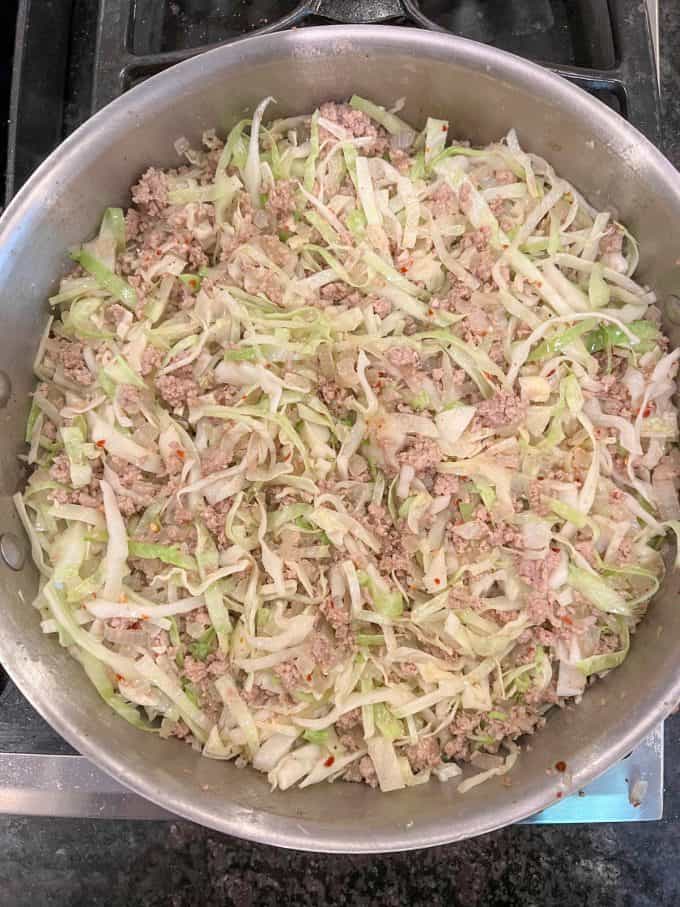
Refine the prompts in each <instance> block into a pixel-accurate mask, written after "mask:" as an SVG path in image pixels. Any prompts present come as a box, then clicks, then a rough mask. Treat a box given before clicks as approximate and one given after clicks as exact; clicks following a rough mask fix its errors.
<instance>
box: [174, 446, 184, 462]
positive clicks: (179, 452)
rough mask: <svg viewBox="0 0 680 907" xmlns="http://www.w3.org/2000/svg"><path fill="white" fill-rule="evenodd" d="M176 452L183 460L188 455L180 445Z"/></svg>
mask: <svg viewBox="0 0 680 907" xmlns="http://www.w3.org/2000/svg"><path fill="white" fill-rule="evenodd" d="M175 453H176V454H177V456H178V457H179V458H180V460H183V459H184V458H185V457H186V454H185V453H184V451H183V450H182V448H181V447H178V448H177V450H176V451H175Z"/></svg>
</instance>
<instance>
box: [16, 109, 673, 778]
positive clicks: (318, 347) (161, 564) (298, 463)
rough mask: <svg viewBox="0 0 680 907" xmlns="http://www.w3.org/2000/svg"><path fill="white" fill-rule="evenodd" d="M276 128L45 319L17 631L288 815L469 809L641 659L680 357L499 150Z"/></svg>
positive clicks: (255, 136) (367, 121)
mask: <svg viewBox="0 0 680 907" xmlns="http://www.w3.org/2000/svg"><path fill="white" fill-rule="evenodd" d="M273 100H274V99H273V98H266V99H265V100H263V101H262V102H261V103H260V104H259V105H257V107H256V109H255V111H254V113H253V116H252V119H244V120H242V121H240V122H239V123H237V124H236V125H235V126H234V127H233V129H232V130H231V132H230V133H229V135H228V136H227V138H226V141H225V142H224V143H223V142H222V141H221V140H220V139H219V138H218V137H217V136H216V134H215V133H214V132H212V131H210V132H207V133H206V134H205V135H204V137H203V147H202V149H192V148H189V147H188V146H187V144H186V142H182V143H181V144H180V145H178V150H180V149H181V153H182V154H183V156H184V160H185V163H184V165H183V166H182V167H181V168H180V169H179V170H173V171H168V172H165V171H159V170H155V169H153V168H152V169H150V170H149V171H147V173H146V174H145V175H144V176H143V177H142V179H141V181H140V183H139V185H138V186H137V187H135V189H134V190H133V193H132V196H133V199H134V200H135V205H134V207H133V208H132V209H131V210H130V211H129V212H128V213H127V214H125V213H124V212H123V210H122V209H119V208H109V209H106V211H105V213H104V216H103V219H102V224H101V228H100V231H99V234H98V235H97V237H96V238H95V239H93V240H92V241H91V242H87V243H85V244H84V245H83V246H81V247H80V248H79V249H78V250H76V251H75V252H74V253H73V258H74V259H75V261H76V262H77V263H78V265H79V266H80V268H79V270H78V271H77V272H76V273H74V274H71V275H67V276H66V277H65V278H64V279H63V280H62V282H61V285H60V287H59V291H58V292H57V293H55V294H54V295H53V296H52V297H51V299H50V301H49V302H50V306H51V307H52V311H53V313H54V314H53V317H52V318H51V319H50V320H49V322H48V323H47V326H46V328H45V331H44V332H43V334H42V337H41V341H40V344H39V348H38V351H37V354H36V357H35V362H34V370H35V373H36V377H37V379H38V381H39V384H38V386H37V388H36V390H35V393H34V394H33V397H32V400H31V406H30V412H29V416H28V422H27V426H26V433H25V439H26V444H27V457H26V461H27V466H28V467H29V469H30V477H29V478H28V481H27V483H26V487H25V489H24V490H23V492H22V493H20V494H18V495H16V496H15V499H14V500H15V503H16V508H17V513H18V516H19V519H20V520H21V522H22V524H23V526H24V527H25V529H26V531H27V533H28V535H29V537H30V542H31V551H32V556H33V559H34V561H35V562H36V564H37V566H38V568H39V570H40V574H41V576H40V589H39V592H38V595H37V597H36V599H35V602H34V605H35V607H36V609H37V610H38V611H39V621H40V625H41V627H42V629H43V631H44V632H46V633H54V634H56V635H57V636H58V639H59V642H60V643H61V644H62V645H63V646H65V647H67V648H68V650H69V651H70V652H71V653H72V654H73V656H74V657H75V658H76V659H77V660H78V661H79V662H80V664H81V665H82V666H83V669H84V671H85V673H86V675H87V677H88V678H89V680H90V681H91V682H92V683H93V685H94V687H95V689H96V691H97V692H98V694H99V696H100V697H101V698H102V700H103V701H104V702H106V703H107V704H108V705H109V706H110V707H111V708H112V709H114V711H116V712H117V713H118V714H119V715H120V716H121V717H122V718H124V719H125V720H127V721H129V722H130V723H131V724H133V725H134V726H135V727H138V728H140V729H143V730H146V731H152V732H154V733H158V734H159V735H160V736H163V737H169V736H174V737H177V738H179V739H182V740H185V741H187V742H189V743H190V744H191V745H193V746H194V747H195V748H196V749H197V751H200V752H201V753H202V754H203V755H205V756H206V757H208V758H213V759H219V760H228V759H235V760H237V761H238V764H246V763H248V764H252V765H253V766H254V768H255V769H256V770H258V771H261V772H264V773H266V774H267V776H268V778H269V781H270V783H271V784H272V786H273V787H278V788H279V789H281V790H287V789H288V788H290V787H292V786H293V785H298V786H300V787H307V786H310V785H312V784H318V783H320V782H322V781H329V782H333V781H334V780H336V779H339V778H342V779H346V780H354V781H365V782H367V783H369V784H371V785H373V786H376V787H379V788H380V790H381V791H384V792H387V791H396V790H400V789H404V788H406V787H409V786H412V785H416V784H421V783H426V782H427V781H428V779H429V778H430V777H432V776H433V775H434V776H435V777H436V778H438V779H439V780H440V781H448V780H453V781H454V782H455V783H456V784H458V788H457V789H458V790H459V791H460V792H461V793H465V791H467V790H470V789H471V788H473V787H475V786H476V785H478V784H481V783H483V782H486V781H488V780H490V779H493V778H495V777H497V776H501V775H503V774H505V773H506V772H508V771H510V770H511V769H512V766H513V765H514V763H515V761H516V759H517V758H518V752H519V747H518V746H517V744H516V743H515V741H516V739H517V738H518V737H520V736H521V735H522V734H523V733H525V732H530V731H532V730H533V729H534V728H535V727H536V726H540V724H541V723H542V719H543V716H544V714H545V713H546V712H547V711H548V709H549V708H550V707H551V706H552V705H553V704H555V702H556V701H557V704H558V705H564V704H565V703H566V702H568V701H569V700H570V699H576V700H578V699H579V698H580V697H581V696H582V695H583V693H584V691H585V690H586V689H587V687H588V685H589V684H590V683H592V682H593V680H594V678H595V677H596V676H597V675H600V674H603V673H604V672H606V671H609V670H612V669H614V668H616V667H618V666H619V665H620V664H621V663H622V662H623V661H624V660H625V658H626V656H627V654H628V651H629V648H630V646H631V644H632V643H631V640H632V633H633V631H634V629H635V626H636V624H637V622H638V621H639V620H640V619H641V618H642V617H643V615H644V612H645V610H646V608H647V607H648V606H649V603H650V601H651V599H652V598H653V596H654V595H655V593H656V591H657V590H658V588H659V586H660V583H661V581H662V578H663V573H664V558H663V553H662V551H661V550H660V549H661V546H662V543H663V537H664V535H665V534H667V533H669V532H670V533H675V534H676V536H678V537H680V505H679V504H678V499H677V485H678V475H679V474H680V462H679V459H678V454H677V450H676V449H675V448H676V445H677V440H678V429H677V411H676V408H675V405H674V403H673V398H674V393H675V389H676V385H675V378H676V373H677V369H678V361H679V360H680V352H678V351H676V350H674V351H673V352H671V353H666V352H665V339H664V337H663V334H662V332H661V329H660V328H659V313H658V311H657V310H656V308H655V307H654V302H655V297H654V293H653V292H652V291H651V290H650V289H649V288H648V287H646V286H644V285H642V284H640V283H638V282H637V281H636V279H635V271H636V268H637V263H638V252H637V245H636V243H635V241H634V239H633V238H632V237H631V235H630V234H629V233H628V232H627V231H626V229H625V227H623V225H621V224H618V223H617V222H616V220H615V219H614V218H613V217H612V216H611V214H610V212H608V211H603V212H598V211H596V210H594V209H593V208H592V207H591V206H590V205H589V204H588V203H587V202H586V201H585V200H584V199H583V198H582V196H581V195H580V194H579V193H578V191H577V190H576V188H575V187H573V186H571V185H570V184H569V183H568V182H566V181H565V180H563V179H561V178H559V177H558V176H557V175H556V174H555V172H554V170H553V169H552V167H551V166H550V165H549V164H548V163H547V162H546V161H544V160H543V159H541V158H540V157H538V156H537V155H535V154H532V153H530V152H528V151H525V150H524V149H523V148H522V147H521V146H520V143H519V138H518V136H517V135H516V133H515V132H514V130H511V131H510V132H509V133H508V135H507V136H506V137H505V138H503V139H502V140H501V141H498V142H494V143H492V144H490V145H488V146H486V147H483V148H472V147H469V146H468V145H467V143H465V142H464V141H461V140H454V141H452V142H450V143H449V141H448V137H449V132H450V131H452V129H455V124H454V123H452V124H451V128H450V124H449V123H448V122H447V121H446V120H442V119H437V118H435V117H430V118H428V119H427V121H426V123H425V126H424V129H423V131H422V132H420V133H419V134H418V133H416V131H415V130H414V129H413V128H412V127H411V126H409V125H408V124H407V123H405V122H404V121H403V120H402V119H401V117H400V116H398V115H397V114H396V112H395V111H396V110H397V109H398V108H395V109H394V110H387V109H385V108H383V107H381V106H378V105H376V104H374V103H373V102H372V101H370V100H367V99H365V98H361V97H358V96H353V97H352V99H351V101H350V102H349V104H347V105H342V104H335V103H328V104H323V105H321V107H319V109H317V110H314V111H311V112H310V113H309V115H305V116H298V117H292V118H285V119H273V120H270V121H269V122H268V123H267V124H266V125H265V124H264V123H263V119H264V116H265V115H271V111H272V110H274V109H275V108H270V107H269V105H270V104H271V103H272V102H273ZM447 143H448V144H447ZM126 235H127V236H129V237H130V238H129V239H126ZM121 304H122V305H121ZM677 560H678V561H679V562H680V555H679V556H678V558H677ZM468 767H471V768H472V770H473V771H472V772H470V771H469V768H468ZM464 769H465V770H464Z"/></svg>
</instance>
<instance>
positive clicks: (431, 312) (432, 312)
mask: <svg viewBox="0 0 680 907" xmlns="http://www.w3.org/2000/svg"><path fill="white" fill-rule="evenodd" d="M427 314H428V315H429V316H430V318H432V316H433V315H434V309H428V310H427Z"/></svg>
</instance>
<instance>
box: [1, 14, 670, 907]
mask: <svg viewBox="0 0 680 907" xmlns="http://www.w3.org/2000/svg"><path fill="white" fill-rule="evenodd" d="M661 42H662V85H663V97H664V151H665V153H666V154H667V155H668V157H669V158H670V159H671V161H672V162H673V163H674V164H675V165H676V166H677V167H679V168H680V6H678V4H677V3H675V2H671V0H666V2H663V0H662V8H661ZM678 754H680V715H676V716H674V717H672V718H671V719H669V721H668V722H667V723H666V806H665V817H664V819H663V820H662V821H660V822H650V823H638V824H622V825H614V824H603V825H582V826H516V827H512V828H506V829H504V830H502V831H500V832H496V833H494V834H490V835H485V836H484V837H481V838H476V839H474V840H470V841H465V842H463V843H460V844H454V845H449V846H446V847H441V848H437V849H434V850H428V851H418V852H414V853H408V854H392V855H386V856H361V857H353V856H325V855H319V856H315V855H310V854H301V853H295V852H288V851H279V850H275V849H273V848H270V847H264V846H260V845H256V844H250V843H247V842H243V841H239V840H236V839H234V838H229V837H226V836H223V835H219V834H216V833H214V832H211V831H208V830H206V829H204V828H200V827H198V826H196V825H193V824H191V823H189V822H184V821H179V820H178V821H176V822H171V823H162V822H111V821H90V820H73V819H58V820H54V819H49V820H48V819H35V818H15V817H0V892H1V894H0V902H2V904H3V905H6V907H35V905H40V907H52V905H55V907H57V905H58V907H82V905H86V907H100V905H101V907H136V905H140V907H156V905H158V907H161V905H162V907H193V905H197V907H198V905H201V907H207V905H214V904H220V905H222V904H224V905H234V907H269V905H272V907H279V905H289V904H290V905H296V907H297V905H301V907H302V905H314V907H325V905H348V907H363V905H385V907H388V905H395V907H396V905H409V907H419V905H428V907H438V905H447V907H459V905H460V907H468V905H483V907H506V905H507V907H514V905H519V904H521V905H522V907H552V905H555V907H558V905H559V907H572V905H573V907H576V905H586V904H587V905H588V907H604V905H607V907H661V905H676V904H679V903H680V766H679V765H678V760H677V757H678Z"/></svg>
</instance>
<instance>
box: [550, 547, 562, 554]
mask: <svg viewBox="0 0 680 907" xmlns="http://www.w3.org/2000/svg"><path fill="white" fill-rule="evenodd" d="M550 550H551V551H554V552H555V554H559V553H560V546H559V545H551V546H550Z"/></svg>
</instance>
